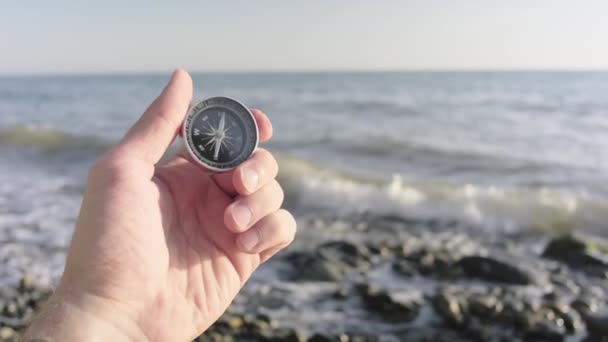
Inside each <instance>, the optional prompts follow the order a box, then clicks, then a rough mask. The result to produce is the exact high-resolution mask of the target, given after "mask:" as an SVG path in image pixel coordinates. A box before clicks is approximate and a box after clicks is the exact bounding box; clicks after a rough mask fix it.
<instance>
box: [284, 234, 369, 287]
mask: <svg viewBox="0 0 608 342" xmlns="http://www.w3.org/2000/svg"><path fill="white" fill-rule="evenodd" d="M369 257H370V254H369V251H368V249H367V248H366V247H364V246H358V245H355V244H352V243H349V242H344V241H332V242H328V243H325V244H323V245H321V246H319V247H318V248H317V249H316V250H315V251H314V252H294V253H292V254H291V255H289V256H288V257H287V258H286V259H287V260H288V261H289V262H291V263H292V265H293V266H294V269H295V270H296V272H294V276H293V280H308V281H330V282H335V281H340V280H342V279H343V278H344V276H345V275H346V274H347V273H348V272H350V271H351V270H353V269H355V268H357V267H361V266H367V265H369V261H368V260H369Z"/></svg>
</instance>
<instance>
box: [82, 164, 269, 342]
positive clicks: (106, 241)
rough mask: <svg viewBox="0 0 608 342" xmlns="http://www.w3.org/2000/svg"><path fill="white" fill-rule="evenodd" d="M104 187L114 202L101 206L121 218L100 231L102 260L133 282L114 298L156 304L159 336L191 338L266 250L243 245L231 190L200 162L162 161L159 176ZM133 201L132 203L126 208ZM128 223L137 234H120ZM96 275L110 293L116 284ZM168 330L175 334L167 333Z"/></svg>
mask: <svg viewBox="0 0 608 342" xmlns="http://www.w3.org/2000/svg"><path fill="white" fill-rule="evenodd" d="M138 167H140V166H136V165H133V166H131V167H130V169H131V170H132V172H131V173H130V175H128V176H125V177H126V178H130V177H131V175H133V176H136V175H137V174H138V173H144V170H142V172H137V170H138ZM141 167H142V168H145V166H143V165H142V166H141ZM134 178H135V177H134ZM101 183H104V182H101ZM99 189H104V193H105V194H104V195H103V196H107V199H106V200H104V201H103V203H113V205H109V206H105V207H104V208H96V209H97V210H95V211H96V212H97V213H98V214H99V211H100V210H101V211H103V216H105V217H112V218H115V219H116V221H117V223H116V224H111V225H110V226H111V227H115V230H110V231H108V232H106V236H105V238H104V236H102V237H100V238H99V239H98V245H97V247H98V250H97V253H96V254H98V255H99V256H100V258H97V259H96V261H101V262H103V263H105V264H110V265H112V268H113V270H114V277H115V279H120V282H121V283H122V284H132V285H133V286H131V287H128V288H127V287H125V288H123V291H122V293H121V294H119V295H118V296H117V295H116V292H115V291H113V292H112V293H113V296H114V298H113V299H114V300H116V301H120V302H125V303H126V302H130V301H136V302H139V303H150V304H151V305H150V307H145V308H141V310H143V311H146V312H153V313H154V315H153V317H154V320H153V321H151V322H140V324H142V325H144V326H146V330H147V333H148V334H149V336H154V339H155V340H171V339H174V340H186V339H187V338H192V337H194V335H196V334H197V332H200V331H204V330H205V329H206V328H207V327H208V326H207V325H208V324H209V323H208V322H212V321H214V320H215V319H217V317H219V316H220V315H221V313H222V312H223V311H224V310H225V309H226V307H227V306H228V305H229V304H230V302H231V301H232V299H233V298H234V296H235V295H236V293H237V292H238V290H239V289H240V288H241V286H242V285H243V283H244V282H245V281H246V280H247V278H248V277H249V275H250V274H251V273H252V272H253V271H254V270H255V268H256V267H257V266H258V264H259V262H260V257H259V255H258V254H246V253H243V252H239V251H238V250H237V249H236V248H235V247H234V243H235V242H234V241H235V237H234V234H233V233H230V232H229V231H228V230H227V229H226V228H225V226H224V223H223V213H224V210H225V208H226V207H227V206H228V205H229V204H230V203H231V201H232V200H231V198H230V197H229V196H228V195H227V194H226V193H224V192H223V191H222V190H221V189H220V188H219V187H218V186H217V185H216V183H215V182H214V181H213V179H212V178H211V177H210V176H208V175H207V174H205V172H204V171H203V170H202V169H201V168H200V167H199V166H197V165H194V164H192V163H190V162H188V161H186V160H184V159H182V158H176V159H174V160H173V161H172V162H170V163H169V164H167V165H166V166H163V167H160V168H158V169H157V170H156V172H155V176H154V177H153V179H152V180H151V181H150V180H145V179H143V180H142V178H139V177H138V179H125V180H124V181H120V182H116V186H110V187H108V186H107V183H105V184H100V186H99ZM116 193H120V194H122V195H121V196H120V198H116V197H115V196H113V195H112V194H116ZM124 194H129V195H130V196H124ZM134 203H137V205H136V206H135V207H134V206H133V204H134ZM125 206H129V207H131V208H132V209H131V210H130V211H128V212H126V213H125V212H124V210H123V208H124V207H125ZM125 215H127V216H128V217H125ZM121 222H129V224H128V225H127V226H125V225H124V223H121ZM143 227H145V229H142V228H143ZM125 230H126V231H127V232H128V236H130V240H128V241H126V240H124V239H118V238H116V236H118V235H120V236H123V235H124V234H125ZM123 245H124V246H123ZM121 251H123V252H121ZM125 253H129V255H128V257H125ZM91 267H99V265H91ZM94 283H95V284H96V285H95V286H97V287H99V288H98V289H97V290H98V291H99V292H102V293H101V295H103V296H105V294H104V293H103V292H105V291H109V290H110V289H107V288H106V287H105V286H104V282H103V281H100V280H99V279H97V280H94ZM144 284H145V285H144ZM144 289H145V291H144ZM138 297H140V298H138ZM165 298H171V299H172V301H171V302H168V301H167V302H165V301H164V299H165ZM175 298H177V299H178V300H175ZM136 299H137V300H136ZM159 322H162V323H159ZM180 326H183V328H180ZM192 327H194V330H192ZM168 331H170V332H171V336H170V338H169V336H164V335H163V334H164V333H165V332H168ZM176 332H179V333H183V334H184V336H183V338H180V337H178V336H176V335H175V334H176Z"/></svg>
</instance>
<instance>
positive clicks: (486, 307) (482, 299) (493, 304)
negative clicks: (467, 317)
mask: <svg viewBox="0 0 608 342" xmlns="http://www.w3.org/2000/svg"><path fill="white" fill-rule="evenodd" d="M502 310H503V304H502V302H500V301H499V300H498V299H497V298H496V297H495V296H493V295H480V296H472V297H471V298H470V299H469V311H470V312H471V314H474V315H476V316H478V317H480V318H481V319H491V318H493V317H494V316H496V315H497V314H498V313H500V312H502Z"/></svg>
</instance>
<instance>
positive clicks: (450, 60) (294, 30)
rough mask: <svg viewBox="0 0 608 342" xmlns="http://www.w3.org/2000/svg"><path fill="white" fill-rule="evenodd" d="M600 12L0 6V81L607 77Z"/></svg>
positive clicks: (474, 6) (543, 4)
mask: <svg viewBox="0 0 608 342" xmlns="http://www.w3.org/2000/svg"><path fill="white" fill-rule="evenodd" d="M607 15H608V1H603V0H597V1H591V0H578V1H576V0H571V1H563V0H535V1H531V0H419V1H408V0H402V1H392V0H386V1H355V0H350V1H347V0H343V1H342V0H309V1H288V0H276V1H275V0H256V1H245V0H243V1H236V0H234V1H230V0H226V1H194V0H183V1H142V0H132V1H124V0H121V1H117V0H106V1H94V2H93V1H76V0H73V1H68V0H55V1H33V0H32V1H30V0H21V1H2V2H0V74H12V73H89V72H93V73H97V72H102V73H103V72H150V71H159V72H161V71H167V70H171V69H174V68H176V67H178V66H182V67H185V68H186V69H188V70H191V71H324V70H446V69H447V70H494V69H498V70H501V69H508V70H511V69H608V20H606V17H607Z"/></svg>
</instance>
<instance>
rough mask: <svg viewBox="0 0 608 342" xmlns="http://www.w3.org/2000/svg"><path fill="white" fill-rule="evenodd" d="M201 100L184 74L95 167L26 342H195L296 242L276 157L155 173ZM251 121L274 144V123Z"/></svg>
mask: <svg viewBox="0 0 608 342" xmlns="http://www.w3.org/2000/svg"><path fill="white" fill-rule="evenodd" d="M191 100H192V79H191V78H190V76H189V75H188V73H187V72H186V71H184V70H181V69H178V70H176V71H175V72H174V73H173V75H172V77H171V80H170V81H169V83H168V84H167V86H166V87H165V89H164V90H163V92H162V93H161V94H160V96H159V97H158V98H157V99H156V100H155V101H154V102H153V103H152V104H151V105H150V107H149V108H148V109H147V110H146V112H145V113H144V114H143V115H142V117H141V118H140V119H139V120H138V121H137V122H136V123H135V124H134V126H133V127H132V128H131V129H130V130H129V131H128V133H127V134H126V135H125V137H124V138H123V139H122V140H121V141H120V143H119V144H117V145H116V146H115V147H113V148H112V149H111V150H110V151H108V152H107V153H106V154H105V155H103V156H102V157H101V158H100V159H99V160H98V161H97V162H96V163H95V164H94V166H93V167H92V168H91V170H90V173H89V177H88V180H87V186H86V190H85V193H84V199H83V202H82V207H81V210H80V215H79V218H78V220H77V224H76V229H75V232H74V236H73V239H72V242H71V245H70V249H69V252H68V257H67V261H66V267H65V272H64V274H63V277H62V279H61V281H60V284H59V285H58V287H57V289H56V291H55V293H54V294H53V295H52V296H51V298H50V299H49V301H48V302H47V304H46V305H45V306H44V308H43V309H42V310H41V312H40V313H39V314H38V315H37V317H36V318H35V319H34V320H33V321H32V323H31V324H30V327H29V328H28V330H27V331H26V333H25V336H24V338H23V340H24V341H36V340H40V341H85V340H86V341H97V340H99V341H191V340H192V339H194V338H195V337H196V336H198V335H200V334H201V333H203V332H204V331H205V330H206V329H207V328H208V327H209V326H210V325H211V324H212V323H213V322H214V321H216V320H217V319H218V318H219V316H220V315H221V314H222V313H223V312H224V311H225V310H226V308H227V307H228V305H229V304H230V303H231V301H232V300H233V299H234V297H235V296H236V294H237V293H238V291H239V290H240V289H241V287H242V286H243V285H244V283H245V282H246V281H247V279H248V278H249V276H250V275H251V273H252V272H253V271H254V270H255V269H256V268H257V267H258V266H259V265H260V263H262V262H264V261H265V260H267V259H268V258H270V257H271V256H272V255H274V254H275V253H276V252H278V251H279V250H281V249H282V248H284V247H286V246H287V245H288V244H289V243H290V242H291V241H292V240H293V238H294V235H295V230H296V224H295V220H294V218H293V217H292V216H291V214H290V213H289V212H287V211H285V210H283V209H280V206H281V204H282V201H283V192H282V190H281V187H280V186H279V184H278V183H277V181H276V180H275V177H276V175H277V172H278V166H277V163H276V161H275V159H274V157H273V156H272V155H271V154H270V153H269V152H268V151H266V150H264V149H258V150H257V151H256V152H255V154H254V155H253V156H252V157H251V158H250V159H249V160H247V161H246V162H244V163H243V164H241V165H240V166H239V167H238V168H236V169H234V170H232V171H230V172H226V173H220V174H215V175H211V174H209V173H208V172H207V171H205V170H204V169H203V168H202V167H201V166H199V165H196V164H194V163H193V162H191V161H190V160H188V159H187V158H185V157H183V156H179V155H178V156H176V157H173V158H172V159H170V160H169V161H167V162H165V163H164V164H162V165H158V164H157V163H158V161H159V160H160V159H161V156H162V155H163V153H164V152H165V151H166V149H167V147H168V146H169V145H170V144H171V142H172V141H173V140H174V138H175V136H176V134H177V132H178V131H179V129H180V126H181V124H182V121H183V119H184V116H185V113H186V112H187V110H188V107H189V105H190V103H191ZM252 112H253V114H254V116H255V118H256V122H257V125H258V128H259V132H260V140H261V141H264V140H268V139H270V137H271V135H272V126H271V124H270V121H269V120H268V118H267V117H266V115H265V114H264V113H262V112H261V111H260V110H252Z"/></svg>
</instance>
